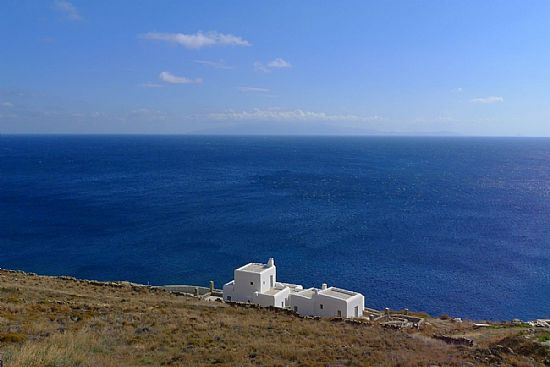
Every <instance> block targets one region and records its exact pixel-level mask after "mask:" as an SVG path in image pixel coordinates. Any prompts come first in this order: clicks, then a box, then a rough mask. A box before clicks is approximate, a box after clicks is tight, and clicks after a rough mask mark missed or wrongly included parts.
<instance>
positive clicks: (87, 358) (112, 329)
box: [0, 270, 550, 367]
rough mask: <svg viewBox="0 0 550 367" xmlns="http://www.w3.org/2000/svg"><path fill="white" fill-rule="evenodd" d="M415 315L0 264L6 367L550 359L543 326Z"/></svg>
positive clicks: (0, 339)
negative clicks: (318, 314)
mask: <svg viewBox="0 0 550 367" xmlns="http://www.w3.org/2000/svg"><path fill="white" fill-rule="evenodd" d="M423 316H425V321H424V323H423V324H422V326H421V328H420V329H415V328H404V329H395V328H390V327H384V326H382V325H381V323H380V322H378V321H368V320H363V321H361V322H344V321H342V320H327V319H321V320H315V319H304V318H299V317H297V316H295V315H292V314H288V313H285V312H275V311H273V310H267V309H257V308H245V307H236V306H229V305H226V304H224V303H221V302H207V301H204V300H201V299H199V298H195V297H189V296H181V295H177V294H174V293H170V292H168V291H165V290H161V289H152V288H149V287H145V286H138V285H132V284H130V283H101V282H94V281H82V280H77V279H73V278H68V277H44V276H38V275H35V274H28V273H22V272H14V271H6V270H0V354H2V359H3V361H4V365H5V366H6V367H12V366H13V367H20V366H21V367H23V366H24V367H33V366H52V367H53V366H55V367H69V366H71V367H72V366H90V367H91V366H94V367H97V366H106V367H110V366H211V365H219V366H370V365H372V366H545V365H550V328H546V327H544V325H540V326H535V325H533V324H526V323H521V322H517V321H516V322H514V323H512V322H510V323H488V324H486V325H483V326H480V325H475V323H474V322H471V321H461V320H452V319H451V318H448V317H442V318H433V317H428V316H427V315H423Z"/></svg>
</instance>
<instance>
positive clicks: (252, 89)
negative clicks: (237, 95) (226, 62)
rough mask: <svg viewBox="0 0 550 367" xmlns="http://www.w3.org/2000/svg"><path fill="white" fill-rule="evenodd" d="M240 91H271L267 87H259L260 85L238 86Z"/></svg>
mask: <svg viewBox="0 0 550 367" xmlns="http://www.w3.org/2000/svg"><path fill="white" fill-rule="evenodd" d="M237 89H238V90H239V92H244V93H247V92H260V93H267V92H269V89H267V88H259V87H237Z"/></svg>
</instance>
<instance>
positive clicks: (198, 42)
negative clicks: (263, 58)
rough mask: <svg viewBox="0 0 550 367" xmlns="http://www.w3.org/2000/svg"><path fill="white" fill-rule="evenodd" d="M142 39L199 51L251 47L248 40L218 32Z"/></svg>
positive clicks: (177, 34)
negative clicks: (225, 47) (209, 48)
mask: <svg viewBox="0 0 550 367" xmlns="http://www.w3.org/2000/svg"><path fill="white" fill-rule="evenodd" d="M142 38H144V39H147V40H154V41H163V42H170V43H176V44H178V45H181V46H183V47H185V48H189V49H199V48H202V47H209V46H250V45H251V44H250V42H248V41H247V40H245V39H243V38H241V37H239V36H235V35H232V34H224V33H218V32H206V33H204V32H201V31H199V32H197V33H195V34H185V33H159V32H149V33H146V34H144V35H142Z"/></svg>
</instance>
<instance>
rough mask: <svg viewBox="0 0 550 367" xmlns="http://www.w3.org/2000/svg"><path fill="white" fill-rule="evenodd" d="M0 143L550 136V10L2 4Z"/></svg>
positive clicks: (510, 4) (544, 5) (329, 4)
mask: <svg viewBox="0 0 550 367" xmlns="http://www.w3.org/2000/svg"><path fill="white" fill-rule="evenodd" d="M0 14H2V21H1V22H0V32H1V34H2V36H1V37H0V133H162V134H170V133H190V132H203V133H216V132H226V133H227V132H228V133H231V132H238V133H262V132H265V133H293V132H298V133H311V134H317V133H334V134H340V133H343V134H363V133H370V132H378V133H404V134H431V133H456V134H462V135H512V136H516V135H523V136H550V23H549V19H550V2H549V1H545V0H540V1H524V0H523V1H512V0H510V1H504V0H502V1H496V0H494V1H490V0H487V1H479V0H476V1H468V0H464V1H446V0H433V1H413V0H411V1H391V0H389V1H365V0H363V1H307V0H301V1H295V0H294V1H282V0H279V1H221V0H220V1H145V0H143V1H122V0H117V1H78V0H73V1H67V0H57V1H53V0H52V1H47V0H44V1H25V0H4V1H2V2H1V3H0Z"/></svg>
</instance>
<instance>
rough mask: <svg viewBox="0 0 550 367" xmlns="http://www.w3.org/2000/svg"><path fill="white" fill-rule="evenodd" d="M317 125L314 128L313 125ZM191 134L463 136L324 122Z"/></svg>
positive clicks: (222, 128) (247, 126)
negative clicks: (387, 129) (385, 129)
mask: <svg viewBox="0 0 550 367" xmlns="http://www.w3.org/2000/svg"><path fill="white" fill-rule="evenodd" d="M313 126H314V127H315V128H314V129H312V127H313ZM189 134H191V135H322V136H330V135H338V136H369V135H373V136H388V135H395V136H461V134H458V133H456V132H452V131H426V132H400V131H380V130H375V129H368V128H355V127H349V126H337V125H333V124H329V123H322V122H315V123H312V122H307V123H295V122H261V123H259V122H251V123H240V124H232V125H224V126H219V127H213V128H208V129H199V130H195V131H192V132H190V133H189Z"/></svg>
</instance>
